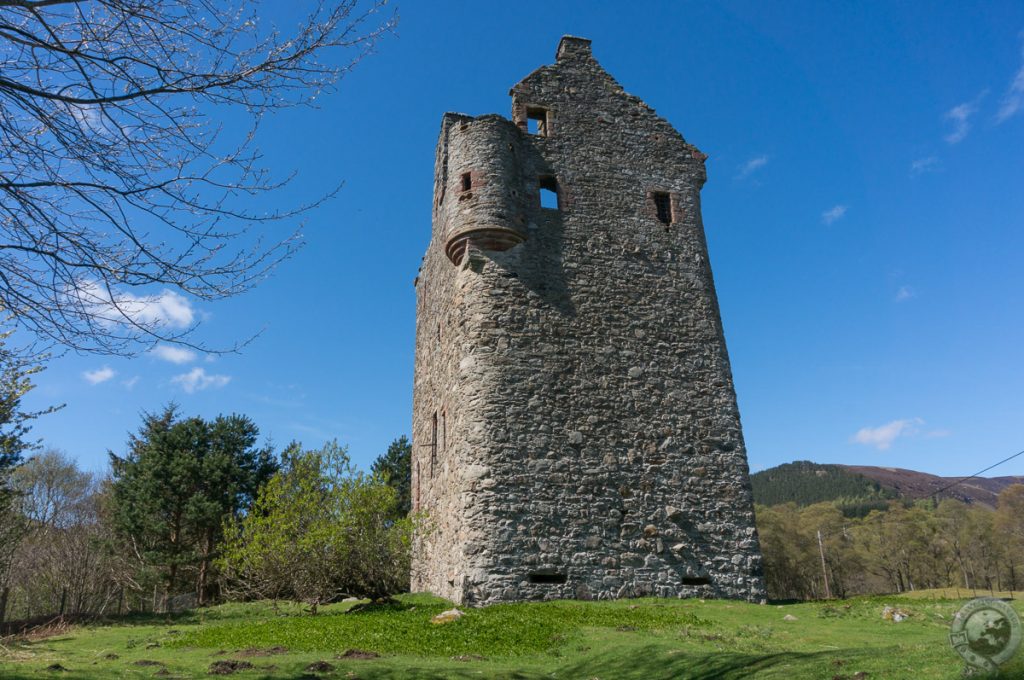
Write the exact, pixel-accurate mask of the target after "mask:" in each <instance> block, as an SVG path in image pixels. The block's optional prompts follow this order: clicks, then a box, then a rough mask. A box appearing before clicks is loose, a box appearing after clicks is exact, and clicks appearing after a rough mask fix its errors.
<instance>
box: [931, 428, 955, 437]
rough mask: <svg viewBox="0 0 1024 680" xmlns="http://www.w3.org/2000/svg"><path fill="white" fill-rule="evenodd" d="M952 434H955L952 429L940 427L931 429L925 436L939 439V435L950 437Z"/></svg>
mask: <svg viewBox="0 0 1024 680" xmlns="http://www.w3.org/2000/svg"><path fill="white" fill-rule="evenodd" d="M951 434H953V432H952V431H951V430H946V429H939V430H931V431H930V432H927V433H925V436H926V437H928V438H929V439H937V438H939V437H948V436H949V435H951Z"/></svg>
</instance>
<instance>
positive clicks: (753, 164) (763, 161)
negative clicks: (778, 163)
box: [736, 156, 768, 179]
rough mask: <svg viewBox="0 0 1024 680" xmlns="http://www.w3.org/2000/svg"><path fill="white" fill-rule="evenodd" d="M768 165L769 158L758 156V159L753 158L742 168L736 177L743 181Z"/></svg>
mask: <svg viewBox="0 0 1024 680" xmlns="http://www.w3.org/2000/svg"><path fill="white" fill-rule="evenodd" d="M767 164H768V156H757V157H756V158H751V159H750V160H749V161H747V162H746V163H744V164H743V165H741V166H740V171H739V174H738V175H736V176H737V177H738V178H739V179H743V178H744V177H747V176H748V175H750V173H752V172H754V171H755V170H758V169H760V168H763V167H764V166H765V165H767Z"/></svg>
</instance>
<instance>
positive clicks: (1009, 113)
mask: <svg viewBox="0 0 1024 680" xmlns="http://www.w3.org/2000/svg"><path fill="white" fill-rule="evenodd" d="M1020 42H1021V47H1020V60H1021V66H1020V70H1019V71H1017V75H1015V76H1014V77H1013V80H1012V81H1011V82H1010V87H1009V88H1007V90H1006V94H1005V95H1003V101H1002V102H1000V104H999V111H997V112H996V122H997V123H1002V122H1003V121H1006V120H1009V119H1010V118H1012V117H1013V116H1015V115H1017V113H1018V112H1020V111H1021V110H1022V109H1024V33H1021V36H1020Z"/></svg>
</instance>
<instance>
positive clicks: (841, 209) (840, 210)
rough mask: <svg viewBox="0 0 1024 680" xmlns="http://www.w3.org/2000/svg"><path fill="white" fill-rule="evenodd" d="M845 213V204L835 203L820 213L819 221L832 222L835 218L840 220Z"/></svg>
mask: <svg viewBox="0 0 1024 680" xmlns="http://www.w3.org/2000/svg"><path fill="white" fill-rule="evenodd" d="M845 215H846V206H845V205H837V206H833V207H831V208H829V209H828V210H826V211H825V212H823V213H821V221H822V222H824V223H825V224H832V223H833V222H835V221H836V220H840V219H842V218H843V216H845Z"/></svg>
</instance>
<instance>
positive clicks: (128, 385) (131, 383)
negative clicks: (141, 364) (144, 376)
mask: <svg viewBox="0 0 1024 680" xmlns="http://www.w3.org/2000/svg"><path fill="white" fill-rule="evenodd" d="M138 382H139V376H137V375H133V376H132V377H130V378H128V379H127V380H122V381H121V384H122V385H124V388H125V389H126V390H130V389H132V388H134V387H135V385H136V384H138Z"/></svg>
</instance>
